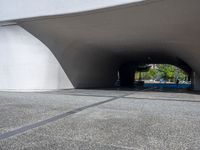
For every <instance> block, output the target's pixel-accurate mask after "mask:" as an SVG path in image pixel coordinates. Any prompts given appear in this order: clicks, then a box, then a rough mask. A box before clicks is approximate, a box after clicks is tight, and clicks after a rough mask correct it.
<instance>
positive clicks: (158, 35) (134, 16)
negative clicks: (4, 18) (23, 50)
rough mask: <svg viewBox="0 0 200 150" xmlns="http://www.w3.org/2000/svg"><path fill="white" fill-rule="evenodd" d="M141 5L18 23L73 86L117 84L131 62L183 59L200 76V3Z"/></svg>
mask: <svg viewBox="0 0 200 150" xmlns="http://www.w3.org/2000/svg"><path fill="white" fill-rule="evenodd" d="M141 3H142V4H141V5H135V4H134V3H133V4H128V5H126V6H123V7H114V8H113V7H112V8H106V9H102V10H94V11H90V12H88V13H87V12H85V13H79V14H74V15H62V16H60V17H59V16H50V17H46V18H45V17H44V18H42V17H41V18H33V19H25V20H18V21H17V22H18V24H19V25H20V26H22V27H23V28H25V29H26V30H28V31H29V32H31V33H32V34H33V35H34V36H36V37H37V38H38V39H40V40H41V41H42V42H43V43H44V44H46V45H47V46H48V47H49V48H50V50H51V51H52V52H53V54H54V55H55V57H56V58H57V59H58V61H59V62H60V64H61V66H62V67H63V69H64V71H65V72H66V74H67V76H68V77H69V79H70V81H71V82H72V84H73V86H74V87H75V88H92V87H109V86H113V83H114V82H115V81H116V78H117V70H118V69H119V68H120V66H122V65H123V64H127V63H129V62H137V63H170V64H174V65H177V66H179V65H180V64H178V63H177V60H179V59H180V60H182V61H183V62H184V63H185V64H187V65H188V66H190V67H191V68H192V70H193V71H194V72H196V74H200V70H199V65H200V61H199V60H200V59H199V55H200V53H199V48H200V45H199V43H200V42H199V39H200V38H199V35H200V34H199V26H200V19H199V15H200V9H199V6H200V1H197V0H192V1H188V0H161V1H154V2H141ZM180 66H181V65H180ZM196 81H198V80H196ZM195 84H196V85H199V82H196V83H195ZM196 87H198V86H196Z"/></svg>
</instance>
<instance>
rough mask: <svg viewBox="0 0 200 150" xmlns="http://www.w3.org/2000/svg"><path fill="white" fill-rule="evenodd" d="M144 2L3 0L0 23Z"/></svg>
mask: <svg viewBox="0 0 200 150" xmlns="http://www.w3.org/2000/svg"><path fill="white" fill-rule="evenodd" d="M141 1H143V0H84V1H82V0H73V1H71V0H56V1H54V0H34V1H33V0H20V1H19V0H1V1H0V21H7V20H13V19H22V18H30V17H41V16H49V15H61V14H69V13H77V12H83V11H90V10H94V9H100V8H105V7H111V6H116V5H120V4H127V3H133V2H134V3H135V2H141Z"/></svg>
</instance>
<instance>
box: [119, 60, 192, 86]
mask: <svg viewBox="0 0 200 150" xmlns="http://www.w3.org/2000/svg"><path fill="white" fill-rule="evenodd" d="M180 62H181V63H180ZM191 76H192V69H191V68H190V67H189V66H188V65H186V64H185V63H183V62H182V61H180V60H179V64H178V63H177V64H175V65H174V64H167V63H154V64H152V63H145V64H143V63H127V64H124V65H122V66H121V67H120V68H119V70H118V72H117V81H116V84H115V86H117V87H126V88H127V87H128V88H166V89H167V88H168V89H192V81H191V78H192V77H191Z"/></svg>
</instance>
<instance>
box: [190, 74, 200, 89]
mask: <svg viewBox="0 0 200 150" xmlns="http://www.w3.org/2000/svg"><path fill="white" fill-rule="evenodd" d="M192 87H193V89H194V90H200V75H199V74H197V73H196V72H193V74H192Z"/></svg>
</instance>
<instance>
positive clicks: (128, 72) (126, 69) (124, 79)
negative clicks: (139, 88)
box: [119, 64, 135, 87]
mask: <svg viewBox="0 0 200 150" xmlns="http://www.w3.org/2000/svg"><path fill="white" fill-rule="evenodd" d="M119 74H120V86H123V87H124V86H132V85H133V82H134V80H135V69H134V67H133V66H132V65H129V64H128V65H123V66H122V67H121V68H120V69H119Z"/></svg>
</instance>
